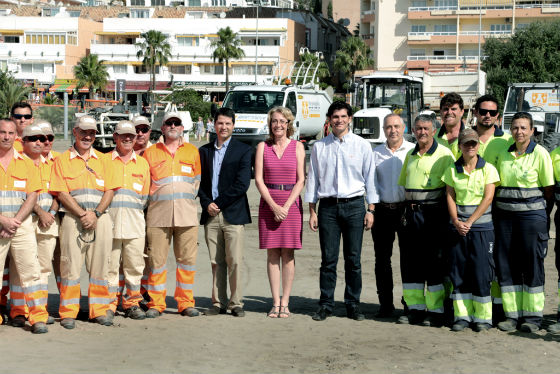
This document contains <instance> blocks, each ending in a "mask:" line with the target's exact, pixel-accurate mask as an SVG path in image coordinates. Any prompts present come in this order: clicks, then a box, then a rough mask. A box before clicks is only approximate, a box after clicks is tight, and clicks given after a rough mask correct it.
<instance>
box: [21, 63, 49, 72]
mask: <svg viewBox="0 0 560 374" xmlns="http://www.w3.org/2000/svg"><path fill="white" fill-rule="evenodd" d="M21 72H22V73H44V72H45V64H21Z"/></svg>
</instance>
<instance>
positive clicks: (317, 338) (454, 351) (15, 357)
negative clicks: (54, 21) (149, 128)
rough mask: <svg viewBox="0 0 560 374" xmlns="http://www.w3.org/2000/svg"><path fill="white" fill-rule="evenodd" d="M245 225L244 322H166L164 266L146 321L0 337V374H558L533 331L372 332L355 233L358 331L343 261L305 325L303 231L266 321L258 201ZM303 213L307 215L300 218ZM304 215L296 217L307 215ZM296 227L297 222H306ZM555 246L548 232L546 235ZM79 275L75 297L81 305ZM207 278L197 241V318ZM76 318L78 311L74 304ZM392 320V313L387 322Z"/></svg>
mask: <svg viewBox="0 0 560 374" xmlns="http://www.w3.org/2000/svg"><path fill="white" fill-rule="evenodd" d="M249 201H250V205H251V209H252V211H253V224H251V225H248V226H246V251H245V259H244V266H243V270H244V277H243V284H244V290H245V291H244V294H245V308H246V312H247V313H246V316H245V317H244V318H236V317H233V316H231V315H230V314H228V315H219V316H213V317H209V316H204V315H201V316H200V317H195V318H188V317H182V316H180V315H179V314H177V309H176V304H175V302H174V300H173V297H172V295H173V291H171V292H169V290H173V289H174V285H175V273H174V271H173V270H174V268H175V263H174V259H173V255H172V252H171V253H170V254H171V256H169V258H168V269H170V270H171V271H170V272H169V273H168V279H167V286H168V297H167V302H168V310H167V312H166V313H165V314H164V315H163V316H161V317H159V318H157V319H155V320H154V319H151V320H149V319H146V320H142V321H133V320H130V319H127V318H124V316H123V315H122V313H119V314H118V315H117V317H115V324H114V326H112V327H104V326H100V325H97V324H94V323H90V322H87V321H78V323H77V326H76V329H74V330H65V329H64V328H62V327H61V326H60V324H59V323H58V319H57V323H56V324H55V325H51V326H49V333H48V334H44V335H33V334H31V332H30V331H29V329H30V328H29V326H28V327H27V328H26V329H25V330H24V329H20V328H14V327H11V326H5V325H4V326H0V357H1V364H0V372H1V373H77V372H79V373H100V372H109V373H156V372H157V373H365V372H375V373H409V372H416V373H431V372H445V373H478V372H492V373H510V372H539V373H544V372H557V371H558V368H559V367H560V336H558V337H556V336H551V335H549V334H547V333H546V331H545V330H544V329H543V330H541V331H539V332H538V333H537V334H525V333H520V332H515V333H503V332H500V331H498V330H497V329H491V330H489V331H487V332H483V333H475V332H473V331H471V330H470V329H469V330H466V331H463V332H460V333H454V332H452V331H451V330H450V329H449V328H447V327H441V328H433V327H431V328H430V327H420V326H408V325H398V324H396V323H395V321H396V318H394V319H385V320H376V319H374V317H373V315H374V313H375V311H376V310H377V308H378V299H377V294H376V285H375V277H374V272H373V268H374V254H373V242H372V239H371V233H370V232H369V231H368V232H365V233H364V242H363V252H362V272H363V290H362V310H363V311H364V312H365V314H366V320H365V321H362V322H356V321H354V320H350V319H348V318H346V312H345V308H344V305H343V304H342V300H343V291H344V272H343V265H344V264H343V260H342V259H341V260H340V261H339V265H338V268H339V272H338V275H339V277H338V282H337V289H336V294H335V297H336V300H337V306H336V310H335V315H334V316H333V317H330V318H328V319H327V320H326V321H324V322H315V321H313V320H312V319H311V317H310V315H311V314H312V313H313V312H314V311H315V309H316V308H317V301H318V297H319V266H320V248H319V239H318V234H317V233H313V232H312V231H311V230H310V229H309V228H308V226H307V222H304V234H303V249H302V250H300V251H298V252H297V253H296V276H295V281H294V287H293V297H292V298H291V300H290V309H291V312H292V315H291V317H290V318H287V319H270V318H267V317H266V313H267V312H268V310H269V309H270V307H271V303H272V301H271V297H270V288H269V284H268V278H267V275H266V251H264V250H260V249H258V230H257V216H256V212H257V208H258V201H259V195H258V192H257V190H256V188H255V186H254V182H253V183H252V185H251V189H250V191H249ZM306 210H307V209H306ZM306 210H305V211H306ZM305 218H307V216H306V217H305ZM552 236H553V237H554V231H553V232H552ZM553 248H554V240H551V241H550V242H549V254H548V256H547V258H546V260H545V267H546V285H545V292H546V305H545V319H546V321H545V326H546V325H548V324H550V323H553V321H554V320H555V316H556V312H557V304H558V296H557V284H558V283H557V281H558V276H557V272H556V269H555V267H554V257H555V256H554V251H553ZM394 252H395V253H394V254H393V270H394V281H395V292H394V302H395V305H396V306H397V308H398V309H402V307H401V305H400V298H401V295H402V289H401V282H400V272H399V256H398V255H399V253H398V246H395V248H394ZM86 287H87V277H86V274H85V270H84V271H83V272H82V293H83V295H86V294H87V288H86ZM210 291H211V271H210V263H209V258H208V251H207V247H206V244H205V242H204V233H203V229H202V228H200V230H199V252H198V259H197V274H196V278H195V289H194V293H195V298H196V303H197V307H198V308H199V309H200V310H201V311H204V310H205V309H206V308H209V307H210V306H211V302H210ZM82 302H83V307H85V306H86V305H87V304H86V303H87V300H86V298H85V297H82ZM57 309H58V292H57V290H56V286H55V283H54V279H51V282H50V283H49V310H50V311H51V312H53V313H56V311H57ZM400 312H401V310H398V311H397V314H396V315H397V316H398V315H399V314H400Z"/></svg>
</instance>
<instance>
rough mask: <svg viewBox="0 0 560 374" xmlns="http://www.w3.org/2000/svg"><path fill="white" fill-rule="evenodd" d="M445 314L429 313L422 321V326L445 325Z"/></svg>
mask: <svg viewBox="0 0 560 374" xmlns="http://www.w3.org/2000/svg"><path fill="white" fill-rule="evenodd" d="M444 318H445V317H444V315H443V314H435V313H428V316H427V317H426V318H424V320H423V321H422V326H426V327H441V326H443V325H444Z"/></svg>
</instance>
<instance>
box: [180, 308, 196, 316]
mask: <svg viewBox="0 0 560 374" xmlns="http://www.w3.org/2000/svg"><path fill="white" fill-rule="evenodd" d="M181 315H182V316H184V317H198V316H199V315H200V313H199V312H198V310H196V309H195V308H193V307H188V308H186V309H183V311H182V312H181Z"/></svg>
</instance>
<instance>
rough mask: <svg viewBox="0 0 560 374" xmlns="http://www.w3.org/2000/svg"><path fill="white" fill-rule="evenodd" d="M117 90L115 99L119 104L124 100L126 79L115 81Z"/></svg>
mask: <svg viewBox="0 0 560 374" xmlns="http://www.w3.org/2000/svg"><path fill="white" fill-rule="evenodd" d="M116 86H117V87H116V88H117V89H116V91H117V92H116V97H115V99H116V100H117V101H118V102H121V101H123V100H124V90H125V89H126V79H117V85H116Z"/></svg>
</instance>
